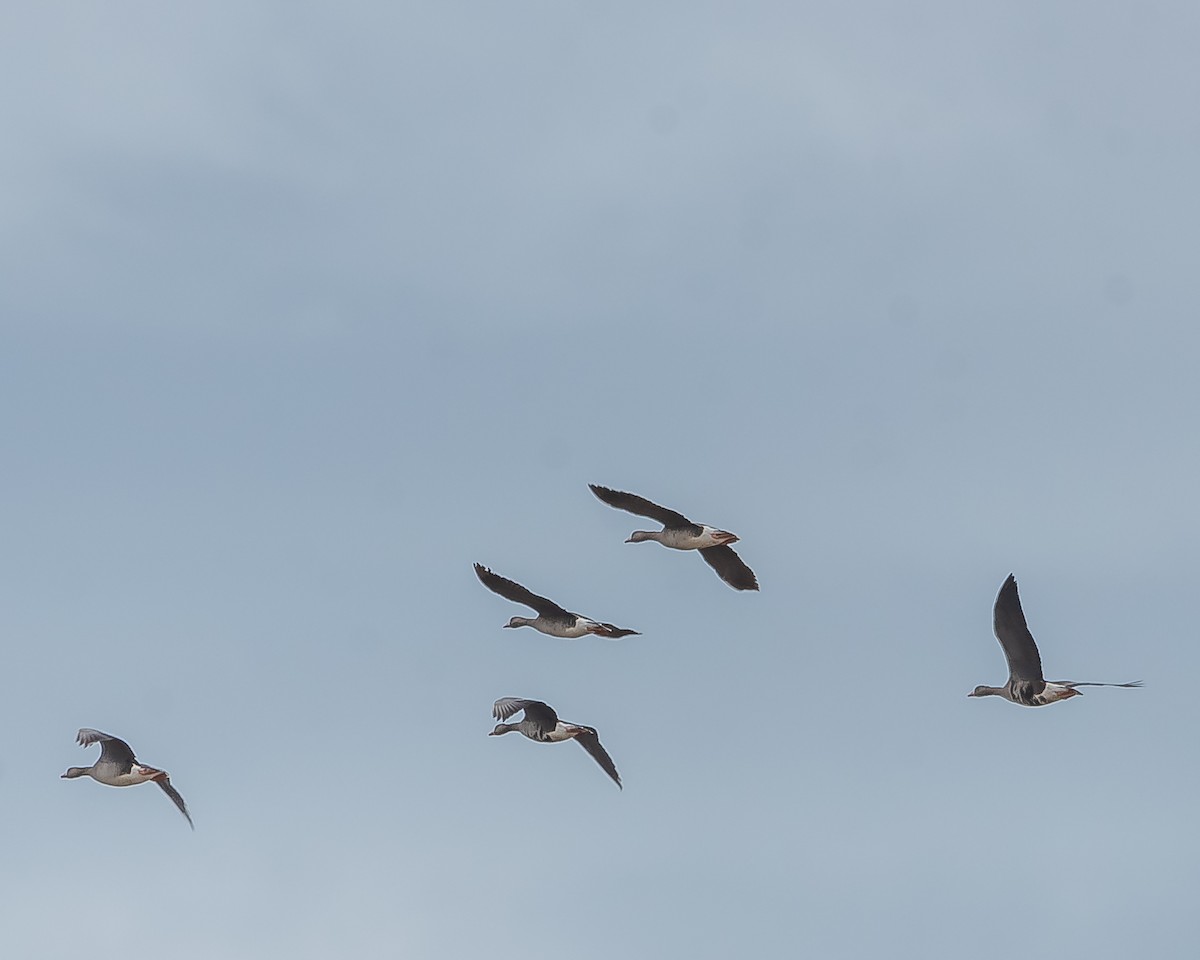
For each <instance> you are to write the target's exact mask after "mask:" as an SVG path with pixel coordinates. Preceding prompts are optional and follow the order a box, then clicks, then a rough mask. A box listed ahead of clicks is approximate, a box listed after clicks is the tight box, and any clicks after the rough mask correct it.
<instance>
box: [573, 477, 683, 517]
mask: <svg viewBox="0 0 1200 960" xmlns="http://www.w3.org/2000/svg"><path fill="white" fill-rule="evenodd" d="M588 486H589V487H590V488H591V491H592V493H594V494H595V495H596V496H597V497H599V498H600V499H601V500H603V501H604V502H605V503H607V504H608V505H609V506H610V507H616V508H617V509H618V510H625V511H628V512H629V513H636V514H637V515H638V516H639V517H649V518H650V519H651V520H657V521H658V522H659V523H661V524H662V525H663V526H664V527H692V526H695V524H694V523H692V521H691V520H689V519H688V518H687V517H685V516H684V515H683V514H682V513H677V512H676V511H674V510H668V509H667V508H666V507H660V506H659V505H658V504H657V503H652V502H651V501H649V500H647V499H646V498H645V497H639V496H638V495H637V494H636V493H623V492H622V491H620V490H610V489H609V488H608V487H601V486H597V485H596V484H594V483H589V484H588Z"/></svg>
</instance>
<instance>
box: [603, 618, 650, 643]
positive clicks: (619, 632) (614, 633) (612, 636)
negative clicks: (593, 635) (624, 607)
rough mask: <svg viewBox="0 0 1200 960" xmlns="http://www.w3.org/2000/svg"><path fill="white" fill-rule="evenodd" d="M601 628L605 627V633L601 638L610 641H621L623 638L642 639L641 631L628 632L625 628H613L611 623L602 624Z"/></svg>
mask: <svg viewBox="0 0 1200 960" xmlns="http://www.w3.org/2000/svg"><path fill="white" fill-rule="evenodd" d="M600 626H602V627H604V633H603V634H601V636H603V637H607V638H608V639H609V640H619V639H621V637H640V636H641V635H642V634H641V631H638V630H626V629H625V628H624V627H617V626H613V624H611V623H603V622H602V623H601V624H600Z"/></svg>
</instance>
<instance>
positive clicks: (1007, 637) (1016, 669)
mask: <svg viewBox="0 0 1200 960" xmlns="http://www.w3.org/2000/svg"><path fill="white" fill-rule="evenodd" d="M992 622H993V626H994V628H995V630H996V639H997V640H999V641H1000V646H1001V647H1002V648H1003V650H1004V656H1005V659H1007V660H1008V675H1009V678H1010V679H1012V680H1024V681H1029V682H1033V683H1045V677H1043V676H1042V657H1041V654H1039V653H1038V648H1037V644H1036V643H1034V640H1033V634H1032V633H1030V632H1029V627H1028V626H1026V624H1025V614H1024V612H1023V611H1022V610H1021V598H1020V597H1019V596H1018V595H1017V581H1016V578H1015V577H1014V576H1013V575H1012V574H1011V573H1010V574H1009V575H1008V579H1007V580H1005V581H1004V585H1003V586H1002V587H1001V588H1000V593H999V594H998V595H997V596H996V605H995V607H994V608H993V610H992ZM1038 692H1039V693H1040V692H1041V691H1040V689H1039V690H1038Z"/></svg>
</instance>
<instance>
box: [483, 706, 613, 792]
mask: <svg viewBox="0 0 1200 960" xmlns="http://www.w3.org/2000/svg"><path fill="white" fill-rule="evenodd" d="M522 710H523V711H525V716H524V717H523V718H522V719H521V720H519V721H518V722H517V723H504V722H501V723H497V724H496V726H495V729H493V730H492V732H491V733H489V734H488V736H489V737H499V736H503V735H504V734H506V733H519V734H521V735H522V736H524V737H527V738H528V739H530V740H533V741H534V742H535V743H563V742H564V741H567V740H574V741H576V742H577V743H578V744H579V745H580V746H581V747H583V749H584V750H586V751H587V752H588V754H589V755H590V756H591V757H592V759H593V760H595V761H596V763H598V764H599V765H600V769H602V770H603V771H604V772H605V773H607V774H608V775H609V776H610V777H611V778H612V780H613V783H615V784H616V785H617V786H618V787H620V786H621V775H620V774H619V773H617V767H616V765H615V764H614V763H613V761H612V757H610V756H609V755H608V751H607V750H605V749H604V747H603V746H602V745H601V743H600V736H599V734H598V733H596V728H595V727H588V726H584V725H583V724H581V723H568V722H566V721H565V720H560V719H559V718H558V714H557V713H555V712H554V708H553V707H551V706H550V705H549V704H547V703H543V702H542V701H541V700H524V699H522V698H520V697H501V698H500V699H499V700H497V701H496V702H495V704H493V705H492V716H493V717H495V718H496V719H497V720H499V721H505V720H507V719H508V718H509V717H512V716H514V715H515V714H518V713H520V712H521V711H522ZM622 789H624V788H623V787H622Z"/></svg>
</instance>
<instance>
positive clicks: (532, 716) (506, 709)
mask: <svg viewBox="0 0 1200 960" xmlns="http://www.w3.org/2000/svg"><path fill="white" fill-rule="evenodd" d="M522 710H524V711H525V719H526V720H532V721H533V722H534V723H536V724H537V726H538V729H540V730H541V732H542V733H549V732H550V731H551V730H553V729H554V728H555V727H556V726H558V714H557V713H555V712H554V708H553V707H552V706H550V704H548V703H542V701H541V700H523V699H521V698H520V697H501V698H500V699H499V700H497V701H496V702H495V703H494V704H493V705H492V716H493V717H495V718H496V719H497V720H507V719H508V718H509V717H511V716H512V715H513V714H515V713H519V712H520V711H522Z"/></svg>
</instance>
